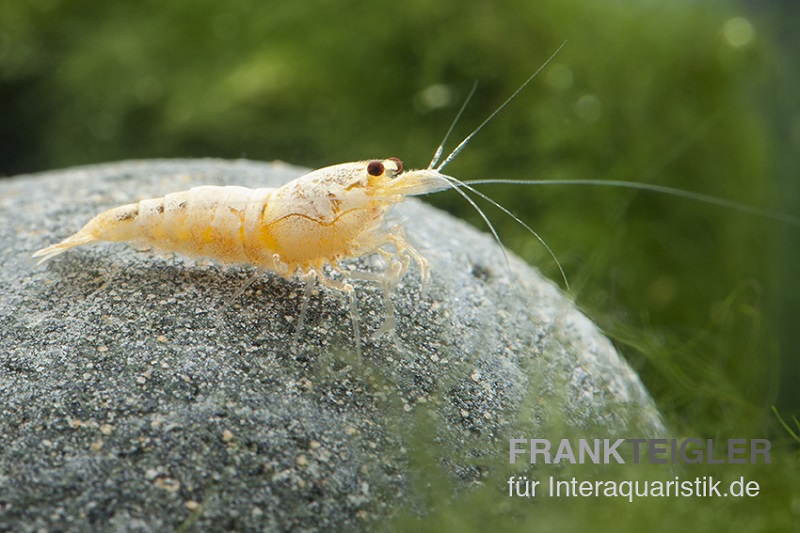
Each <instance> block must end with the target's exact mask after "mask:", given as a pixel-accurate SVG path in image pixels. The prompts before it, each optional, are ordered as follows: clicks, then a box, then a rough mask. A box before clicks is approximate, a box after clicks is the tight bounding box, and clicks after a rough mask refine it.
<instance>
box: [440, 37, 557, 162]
mask: <svg viewBox="0 0 800 533" xmlns="http://www.w3.org/2000/svg"><path fill="white" fill-rule="evenodd" d="M566 44H567V41H564V42H563V43H561V46H559V47H558V49H556V51H555V52H553V55H551V56H550V57H549V58H548V59H547V61H545V62H544V63H543V64H542V66H541V67H539V68H538V69H536V72H534V73H533V74H532V75H531V77H530V78H528V79H527V80H525V83H523V84H522V85H520V86H519V88H518V89H517V90H516V91H514V93H513V94H512V95H511V96H509V97H508V98H507V99H506V101H505V102H503V103H502V104H500V107H498V108H497V109H495V110H494V111H493V112H492V114H490V115H489V116H488V117H486V118H485V119H484V121H483V122H481V123H480V125H479V126H478V127H477V128H475V129H474V130H472V133H470V134H469V135H467V136H466V137H465V138H464V140H463V141H461V142H460V143H459V144H458V146H456V147H455V149H454V150H453V151H452V152H450V155H448V156H447V157H446V158H445V160H444V161H443V162H442V164H441V165H439V166H438V167H436V168H435V169H434V170H436V171H441V170H442V169H443V168H444V167H445V166H447V164H448V163H450V161H452V160H453V159H455V158H456V156H458V154H460V153H461V150H463V149H464V147H465V146H466V145H467V143H469V141H471V140H472V138H473V137H475V135H477V133H478V132H479V131H481V130H482V129H483V127H484V126H486V125H487V124H488V123H489V122H491V121H492V119H493V118H494V117H495V116H496V115H497V114H498V113H499V112H500V111H502V110H503V109H504V108H505V107H506V106H507V105H508V104H510V103H511V101H512V100H513V99H514V98H516V96H517V95H518V94H519V93H520V92H522V90H523V89H524V88H525V87H527V85H528V84H529V83H530V82H531V81H533V78H535V77H536V76H538V75H539V73H540V72H541V71H542V69H544V68H545V67H546V66H547V65H548V64H549V63H550V62H551V61H552V60H553V59H554V58H555V57H556V56H557V55H558V53H559V52H560V51H561V49H562V48H564V46H565V45H566ZM473 90H474V89H473ZM465 105H466V102H465ZM461 111H463V107H462V110H461ZM461 111H459V113H458V116H461ZM456 120H458V117H456ZM453 125H455V124H453ZM451 129H452V126H451ZM448 135H449V132H448ZM446 138H447V137H445V139H446ZM441 149H442V147H441V146H440V147H439V149H437V155H435V156H434V158H433V159H434V160H436V161H438V159H439V157H438V156H439V155H440V154H439V153H438V152H439V151H440V150H441ZM429 168H430V167H429Z"/></svg>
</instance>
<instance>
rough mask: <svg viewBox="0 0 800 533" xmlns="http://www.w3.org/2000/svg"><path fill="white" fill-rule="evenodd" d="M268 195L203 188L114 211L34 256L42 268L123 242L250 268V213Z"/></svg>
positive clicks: (260, 207) (258, 208) (239, 189)
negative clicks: (82, 250)
mask: <svg viewBox="0 0 800 533" xmlns="http://www.w3.org/2000/svg"><path fill="white" fill-rule="evenodd" d="M272 190H273V189H248V188H245V187H235V186H229V187H217V186H203V187H195V188H192V189H189V190H188V191H182V192H177V193H172V194H168V195H166V196H164V197H161V198H150V199H147V200H142V201H140V202H137V203H133V204H128V205H123V206H120V207H115V208H113V209H109V210H108V211H105V212H103V213H100V214H99V215H97V216H96V217H94V218H93V219H92V220H90V221H89V222H88V223H87V224H86V225H85V226H84V227H83V228H82V229H81V230H80V231H78V232H77V233H76V234H75V235H72V236H71V237H68V238H67V239H65V240H63V241H61V242H60V243H58V244H54V245H52V246H48V247H47V248H43V249H42V250H39V251H37V252H36V253H34V254H33V255H34V257H41V258H42V259H41V261H40V262H44V261H46V260H48V259H50V258H51V257H54V256H56V255H58V254H60V253H62V252H65V251H67V250H69V249H70V248H73V247H76V246H82V245H84V244H90V243H93V242H98V241H127V242H138V243H141V244H144V245H148V246H153V247H155V248H159V249H161V250H165V251H171V252H176V253H179V254H182V255H187V256H190V257H208V258H211V259H217V260H219V261H222V262H225V263H254V262H255V259H256V258H253V257H250V256H252V253H250V254H248V251H249V249H248V248H249V247H248V246H246V242H245V241H246V238H245V234H246V231H245V229H246V221H247V219H249V218H251V217H249V216H248V211H254V212H258V213H260V212H261V211H262V210H263V205H264V202H266V199H267V197H268V196H269V193H270V192H271V191H272Z"/></svg>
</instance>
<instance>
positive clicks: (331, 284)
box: [33, 157, 449, 335]
mask: <svg viewBox="0 0 800 533" xmlns="http://www.w3.org/2000/svg"><path fill="white" fill-rule="evenodd" d="M447 187H449V184H448V182H447V180H446V179H443V177H442V176H441V175H440V174H439V173H438V172H435V171H433V172H427V171H422V172H420V171H411V172H403V164H402V162H401V161H400V160H399V159H397V158H394V157H392V158H388V159H384V160H382V161H378V160H372V161H361V162H355V163H344V164H340V165H334V166H330V167H325V168H321V169H318V170H315V171H313V172H310V173H308V174H306V175H304V176H301V177H299V178H297V179H294V180H292V181H290V182H289V183H287V184H285V185H283V186H281V187H278V188H261V189H249V188H245V187H238V186H227V187H217V186H201V187H195V188H192V189H189V190H188V191H183V192H177V193H172V194H167V195H166V196H164V197H161V198H151V199H146V200H141V201H139V202H136V203H132V204H127V205H123V206H120V207H115V208H113V209H109V210H107V211H105V212H103V213H100V214H99V215H97V216H96V217H94V218H93V219H92V220H90V221H89V222H88V223H87V224H86V225H85V226H84V227H83V228H82V229H80V230H79V231H78V232H77V233H75V234H74V235H72V236H70V237H68V238H66V239H64V240H63V241H61V242H59V243H57V244H53V245H51V246H48V247H46V248H43V249H41V250H39V251H37V252H35V253H34V254H33V257H38V258H41V259H40V261H39V262H40V263H42V262H45V261H47V260H49V259H51V258H53V257H55V256H57V255H59V254H61V253H63V252H66V251H67V250H69V249H71V248H75V247H78V246H84V245H88V244H92V243H97V242H101V241H125V242H137V243H141V244H144V245H147V246H152V247H154V248H158V249H161V250H165V251H169V252H175V253H178V254H181V255H185V256H188V257H202V258H210V259H214V260H217V261H220V262H222V263H224V264H237V263H238V264H246V265H251V266H255V267H256V269H257V274H259V273H261V272H262V271H264V270H270V271H272V272H274V273H277V274H278V275H281V276H283V277H285V278H291V277H293V276H295V275H298V274H299V276H300V277H301V278H303V279H306V280H308V281H309V285H307V292H308V290H309V289H310V287H311V282H313V281H314V280H315V279H318V280H319V281H320V282H321V283H322V285H324V286H325V287H328V288H330V289H334V290H337V291H340V292H343V293H346V294H351V295H352V292H353V285H352V284H351V283H349V282H347V281H341V280H339V279H334V278H333V277H331V276H330V275H329V274H328V272H327V271H326V269H325V267H326V266H327V267H329V268H330V270H332V271H334V272H336V273H338V274H340V275H341V277H343V278H345V279H346V278H349V277H351V275H350V272H349V271H345V270H342V269H341V268H340V266H339V263H340V261H341V260H343V259H351V258H359V257H364V256H367V255H371V254H375V253H377V254H380V255H381V256H382V257H383V259H384V261H385V262H386V268H385V269H384V270H383V271H382V272H381V273H380V274H379V275H376V276H369V275H368V274H367V273H363V275H362V276H361V278H362V279H374V280H376V281H378V282H380V284H381V285H382V286H383V287H384V290H385V292H386V298H385V300H386V303H387V314H388V316H387V319H386V322H385V324H384V325H383V326H382V328H381V330H380V332H385V331H393V328H394V318H393V317H394V314H393V311H392V308H391V300H390V298H389V295H390V293H391V291H392V289H393V288H394V287H395V285H396V284H397V282H398V281H399V280H400V278H402V277H403V275H404V274H405V272H406V270H407V269H408V267H409V264H410V263H411V261H414V262H416V264H417V266H418V267H419V271H420V277H421V281H422V285H423V289H424V288H426V287H427V284H428V281H429V277H430V276H429V272H430V267H429V266H428V262H427V261H426V259H425V258H424V257H423V256H422V255H421V254H420V253H419V252H418V251H417V250H416V249H415V248H414V247H413V246H412V245H411V244H410V243H409V242H408V240H407V239H406V237H405V235H404V232H403V228H402V226H400V225H394V226H390V227H387V226H385V225H384V219H385V217H386V214H387V212H388V211H389V210H390V209H391V207H392V206H393V205H395V204H397V203H398V202H402V201H403V200H404V199H405V198H406V197H407V196H413V195H419V194H425V193H430V192H435V191H439V190H442V189H443V188H447ZM355 277H357V278H358V277H359V276H358V275H356V276H355ZM248 284H249V282H248ZM243 289H244V288H242V289H240V291H239V292H238V293H237V294H236V296H238V295H239V294H241V292H242V291H243ZM236 296H235V297H236ZM303 311H304V310H303ZM303 315H304V313H301V316H303ZM356 324H357V322H356V321H355V316H354V329H356V330H357V326H356ZM298 330H299V325H298ZM356 335H357V334H356Z"/></svg>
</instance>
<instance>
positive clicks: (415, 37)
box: [0, 0, 800, 531]
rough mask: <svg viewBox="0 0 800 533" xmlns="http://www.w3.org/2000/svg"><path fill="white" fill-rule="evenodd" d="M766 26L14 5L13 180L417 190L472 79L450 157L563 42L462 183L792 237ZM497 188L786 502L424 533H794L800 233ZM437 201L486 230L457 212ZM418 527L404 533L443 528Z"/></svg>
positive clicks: (678, 7) (515, 233) (681, 412)
mask: <svg viewBox="0 0 800 533" xmlns="http://www.w3.org/2000/svg"><path fill="white" fill-rule="evenodd" d="M758 6H760V7H759V8H758V9H753V10H748V9H747V8H746V7H747V6H745V5H738V4H734V3H730V2H721V1H720V2H694V1H688V0H673V1H669V2H664V1H661V2H656V1H645V0H642V1H633V0H631V1H625V0H620V1H610V0H558V1H555V0H553V1H535V2H534V1H530V0H528V1H522V0H520V1H515V0H502V1H494V2H489V1H475V0H469V1H463V0H462V1H451V0H446V1H438V2H428V1H424V2H423V1H419V0H410V1H406V2H390V1H384V0H377V1H372V2H335V1H330V0H328V1H323V0H311V1H296V2H257V1H255V0H233V1H229V2H218V1H213V2H212V1H208V0H193V1H185V0H183V1H179V0H173V1H166V0H164V1H159V0H142V1H137V2H100V1H91V0H83V1H81V0H72V1H70V0H23V1H18V0H16V1H6V2H2V3H0V76H1V78H0V118H2V120H0V173H3V174H5V175H13V174H18V173H24V172H35V171H40V170H47V169H56V168H62V167H67V166H71V165H78V164H88V163H96V162H103V161H114V160H121V159H130V158H157V157H223V158H239V157H245V158H249V159H258V160H282V161H286V162H289V163H293V164H297V165H302V166H307V167H319V166H325V165H329V164H335V163H340V162H346V161H353V160H361V159H369V158H384V157H389V156H396V157H399V158H401V159H402V160H403V161H404V162H405V163H406V166H407V167H424V166H426V165H427V164H428V161H429V160H430V158H431V156H432V154H433V151H434V150H435V147H436V146H437V144H438V143H439V141H440V139H441V137H442V135H443V134H444V132H445V131H446V129H447V127H448V125H449V123H450V121H451V120H452V118H453V117H454V115H455V113H456V111H457V109H458V107H459V106H460V104H461V102H462V101H463V99H464V98H465V97H466V94H467V93H468V92H469V89H470V88H471V86H472V83H473V81H474V80H477V81H478V82H479V86H478V89H477V92H476V94H475V97H474V98H473V100H472V101H471V103H470V105H469V107H468V109H467V111H466V112H465V115H464V117H463V119H462V121H461V123H460V124H459V125H458V126H457V129H456V133H455V134H454V141H455V140H456V139H459V138H460V137H462V136H464V135H466V134H467V133H468V132H469V131H470V130H471V129H472V128H473V127H474V126H475V125H476V124H477V123H479V122H480V121H481V120H482V119H483V118H485V117H486V116H487V115H488V114H489V113H490V112H491V111H492V110H493V109H495V108H496V107H497V106H498V105H499V104H500V103H501V102H502V101H503V100H504V99H505V98H506V97H507V96H508V95H509V94H510V93H511V92H513V90H514V89H516V87H517V86H519V84H520V83H522V82H523V81H524V80H525V79H526V78H527V77H528V76H529V75H530V74H531V73H532V72H534V71H535V70H536V69H537V68H538V67H539V66H541V64H542V63H543V62H544V61H545V60H546V59H547V57H549V56H550V54H552V52H553V51H554V50H555V49H556V48H557V47H558V46H559V45H560V44H561V43H562V42H563V41H565V40H566V41H567V44H566V46H565V48H564V49H563V50H562V52H561V53H560V54H559V55H558V56H557V57H556V58H555V59H554V61H553V62H552V63H551V64H550V65H549V66H548V67H547V68H546V69H545V70H544V71H543V72H542V73H541V75H540V76H539V77H538V78H537V79H536V80H534V82H533V83H532V84H531V85H530V86H529V87H528V88H527V89H526V90H525V91H524V92H523V93H522V94H521V95H520V96H519V97H518V98H517V99H516V100H515V101H514V102H513V103H512V104H511V105H510V106H509V108H508V109H507V110H505V111H504V112H503V113H501V114H500V115H499V116H498V117H497V118H496V119H495V120H494V121H493V122H492V123H491V124H490V125H489V126H488V127H487V128H486V129H485V130H484V131H483V132H481V133H480V134H479V135H478V136H477V137H476V138H475V139H474V140H473V141H472V143H471V144H470V145H469V146H468V148H467V149H466V150H465V151H464V152H463V154H462V155H461V156H460V157H459V158H458V159H456V161H454V162H453V163H452V164H451V165H450V166H449V167H448V168H447V172H448V173H449V174H451V175H453V176H456V177H458V178H460V179H463V180H469V179H482V178H512V179H575V178H584V179H615V180H630V181H638V182H646V183H653V184H659V185H666V186H670V187H678V188H682V189H688V190H692V191H697V192H701V193H704V194H709V195H713V196H717V197H721V198H726V199H731V200H734V201H737V202H742V203H746V204H748V205H753V206H758V207H766V208H769V209H774V210H776V211H780V212H784V213H790V214H795V215H798V214H800V207H799V206H800V191H798V179H797V178H798V172H797V169H798V161H797V159H798V157H800V156H798V155H797V154H798V153H800V150H798V148H799V147H800V104H798V100H797V97H796V94H795V92H796V89H793V87H795V88H796V87H797V85H798V81H800V76H799V75H798V73H799V69H798V57H797V54H796V53H794V54H793V53H792V50H796V49H797V45H798V43H797V39H796V38H795V37H794V36H793V33H792V31H791V30H792V28H791V21H792V20H798V16H800V12H798V11H799V10H798V9H797V7H795V5H794V4H793V3H791V2H784V3H781V2H772V3H758ZM793 17H794V19H793ZM482 190H483V191H484V192H486V193H487V194H489V195H490V196H492V197H493V198H495V199H497V200H498V201H499V202H500V203H501V204H503V205H504V206H506V207H507V208H509V209H511V210H512V211H514V212H516V213H517V214H519V215H520V216H521V217H522V219H523V220H524V221H525V222H526V223H527V224H529V225H530V226H532V227H533V228H534V229H535V230H536V231H537V232H538V233H539V234H540V235H542V237H543V238H544V239H545V240H546V241H547V242H548V244H549V245H550V246H551V247H552V249H553V250H554V251H555V253H556V254H557V256H558V258H559V260H560V261H561V262H562V264H563V266H564V269H565V270H566V273H567V276H568V277H569V280H570V285H571V289H570V293H571V294H572V296H573V297H574V298H575V300H576V302H577V303H578V305H579V306H581V308H582V309H584V310H586V312H587V313H588V314H589V315H590V316H591V317H592V318H593V319H594V320H595V321H596V322H597V323H598V324H599V325H600V326H601V327H602V328H603V329H604V330H605V331H606V332H607V333H608V334H609V336H610V337H611V338H612V339H613V340H614V341H615V344H616V345H617V346H618V347H619V348H620V350H621V351H622V352H623V353H624V355H625V356H626V357H627V359H628V360H629V361H630V362H631V363H632V364H633V365H634V366H635V367H636V368H637V370H638V371H639V372H640V373H641V375H642V378H643V380H644V381H645V384H646V385H647V387H648V389H649V390H650V391H651V392H652V393H653V395H654V397H655V399H656V401H657V403H658V405H659V407H660V409H661V410H662V412H663V413H664V414H665V416H666V418H667V420H668V423H669V424H670V426H671V428H673V429H674V431H675V432H676V434H684V435H689V436H693V437H714V438H718V439H723V438H764V437H769V438H772V439H773V441H774V443H775V445H776V447H778V448H780V447H781V446H783V444H785V445H786V448H785V450H784V451H782V452H780V453H781V455H780V456H779V461H778V462H781V463H783V466H774V465H773V467H772V468H770V467H769V465H766V467H765V468H763V469H761V470H757V471H756V474H755V475H756V476H757V477H759V480H760V481H761V482H762V483H766V484H767V485H769V486H770V487H771V489H772V490H773V491H774V494H773V496H769V497H766V496H762V497H761V498H760V499H757V500H752V501H748V502H744V503H742V502H738V503H736V505H737V507H735V509H737V510H736V511H735V512H733V511H732V509H733V508H734V507H733V505H734V504H733V502H731V501H722V502H717V501H698V500H692V501H691V502H688V503H687V502H680V506H683V507H680V509H676V508H675V507H671V505H672V506H675V505H678V504H677V503H675V502H672V503H670V502H659V503H658V504H653V505H651V506H649V507H648V506H647V505H638V506H637V505H636V504H634V505H632V506H627V507H626V505H628V504H619V505H620V507H617V506H615V505H607V502H606V504H604V503H602V502H597V503H594V504H592V503H587V502H583V503H585V504H586V505H585V506H584V507H582V509H583V510H582V511H581V512H576V513H575V517H574V518H572V519H570V520H567V519H566V518H565V516H564V513H563V512H562V510H561V508H560V507H559V506H561V505H564V503H563V502H552V503H550V504H549V506H548V505H545V506H543V508H542V509H537V510H535V512H533V511H530V514H527V513H529V511H527V510H524V509H523V510H517V511H518V512H515V513H512V512H510V511H509V512H505V511H502V512H501V511H498V510H497V509H500V507H498V506H497V505H496V504H497V501H496V500H495V499H496V495H495V496H492V491H488V492H487V491H484V492H485V493H484V494H483V495H482V496H480V497H476V498H477V500H469V498H472V496H467V497H464V498H467V499H468V500H467V501H465V500H464V498H461V499H458V500H457V501H456V502H455V504H456V508H459V507H458V505H459V504H461V507H460V508H463V509H468V510H469V512H461V513H455V514H448V513H446V512H444V513H442V514H440V515H435V516H434V517H433V518H430V519H428V520H429V521H428V523H427V526H428V527H430V528H432V529H435V528H438V527H446V526H453V527H466V526H470V525H471V526H474V527H476V529H479V524H480V523H481V521H482V520H483V521H485V520H490V519H491V520H495V521H497V522H496V524H499V523H503V520H504V519H505V517H507V516H511V515H514V516H516V519H517V520H521V521H522V522H525V523H527V522H528V521H531V520H533V521H540V520H541V521H542V522H541V523H543V524H550V525H552V526H554V527H555V526H558V527H560V528H567V527H568V526H569V525H572V526H575V527H576V528H578V527H580V528H586V527H588V525H590V524H596V523H597V522H596V520H597V518H598V516H599V517H600V518H601V519H602V518H603V516H604V515H605V514H607V515H608V516H607V518H609V519H610V518H612V517H614V516H617V514H616V513H619V512H624V513H625V516H628V517H632V518H630V527H631V528H632V529H633V528H636V527H638V526H641V525H642V524H645V523H647V521H648V520H650V519H652V520H655V517H657V516H662V515H664V514H668V515H669V516H671V517H673V518H674V519H675V520H680V519H681V518H686V517H690V516H703V517H705V519H706V520H707V522H708V524H709V525H711V524H719V528H720V530H724V529H725V525H724V524H726V523H727V521H728V520H731V519H733V518H735V519H736V520H738V521H739V524H740V525H742V524H743V525H742V526H741V527H743V528H744V529H742V530H748V528H749V529H751V530H754V531H757V530H761V529H762V528H763V527H765V525H769V526H770V527H779V528H782V527H784V526H785V525H786V524H789V523H791V522H793V521H794V522H796V521H797V520H798V517H799V516H800V488H799V487H798V483H793V482H792V479H797V478H796V477H794V478H792V477H789V476H791V475H796V473H797V471H798V466H799V465H800V460H798V457H797V451H796V449H792V448H791V443H790V441H789V439H788V435H787V434H786V432H785V431H783V429H782V428H781V427H780V426H779V424H778V423H777V420H776V417H775V416H774V414H773V413H772V411H771V407H772V406H773V405H775V406H777V408H778V410H779V411H780V412H781V413H782V414H783V415H784V416H786V417H790V416H791V415H795V416H797V415H798V414H800V393H798V388H797V384H798V382H799V381H800V380H799V379H798V378H800V362H799V359H800V358H798V349H797V346H798V341H800V333H798V332H797V326H796V324H797V322H798V316H799V315H800V313H798V311H800V284H798V282H797V280H796V278H797V275H796V274H797V271H798V267H800V260H798V250H797V245H796V244H795V243H796V242H797V240H798V236H799V235H800V228H797V227H793V226H791V225H788V224H783V223H776V222H773V221H769V220H764V219H760V218H758V217H754V216H752V215H748V214H745V213H742V212H739V211H735V210H731V209H722V208H719V207H714V206H709V205H704V204H699V203H695V202H691V201H687V200H685V199H680V198H676V197H672V196H664V195H655V194H651V193H643V192H635V191H630V190H618V189H617V190H614V189H607V188H605V189H604V188H597V187H585V186H571V185H549V186H537V187H532V186H494V187H489V186H486V187H484V188H482ZM165 192H166V191H165ZM430 199H431V201H432V202H433V203H435V204H437V205H439V206H441V207H443V208H445V209H448V210H450V211H451V212H454V213H456V214H457V215H458V216H462V217H464V218H467V219H468V220H470V221H473V222H475V224H476V225H480V219H479V218H478V217H477V215H476V214H475V213H474V212H471V210H470V208H469V206H467V205H465V202H463V200H462V199H461V198H460V197H458V196H457V195H455V194H453V193H444V194H439V195H436V196H434V197H431V198H430ZM487 213H489V215H490V217H491V218H492V220H493V221H494V223H495V224H496V225H497V227H498V229H499V232H500V235H501V238H502V239H503V241H504V243H505V244H506V245H507V246H508V247H509V248H510V249H512V250H514V251H515V252H516V253H518V254H520V255H521V256H523V257H524V258H525V259H526V260H528V261H529V262H530V263H532V264H533V265H536V266H537V267H538V268H540V269H541V270H542V271H543V272H544V273H545V274H546V275H548V276H549V277H550V278H551V279H553V280H554V281H556V282H557V283H561V282H560V277H559V274H558V271H557V268H556V265H555V264H554V262H553V260H552V259H551V258H550V257H549V256H548V255H547V253H546V251H544V250H543V248H542V247H541V245H539V244H538V243H537V242H536V240H535V239H533V238H532V237H531V236H530V235H529V234H528V233H527V232H525V230H524V229H522V228H520V227H519V226H518V225H516V224H514V223H513V222H511V221H509V220H508V219H507V218H506V217H504V216H503V215H502V213H500V212H498V211H495V210H492V209H491V208H489V207H487ZM76 223H77V222H76ZM498 253H499V252H498ZM443 275H446V273H437V272H434V273H433V276H434V277H435V276H443ZM562 285H563V284H562ZM532 305H535V302H532ZM770 484H771V485H770ZM495 492H496V491H495ZM439 496H441V494H439ZM432 497H434V498H435V497H436V496H432ZM506 503H507V502H506ZM659 505H660V506H661V507H659ZM501 507H502V506H501ZM648 509H650V510H648ZM698 513H699V515H698ZM408 520H409V521H410V522H402V521H401V522H400V525H401V526H405V525H408V523H411V524H412V525H413V526H414V527H425V525H424V524H420V523H417V522H416V521H415V520H414V519H411V518H409V519H408ZM771 521H772V522H771ZM491 524H492V522H485V523H484V524H483V525H484V526H487V527H489V526H490V525H491ZM617 526H618V527H620V528H623V529H624V528H625V524H624V523H618V524H617Z"/></svg>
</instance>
